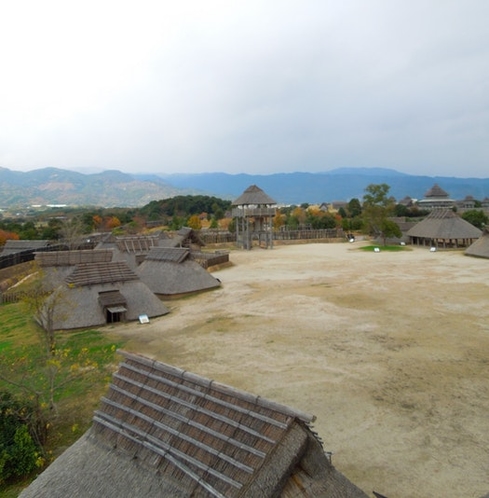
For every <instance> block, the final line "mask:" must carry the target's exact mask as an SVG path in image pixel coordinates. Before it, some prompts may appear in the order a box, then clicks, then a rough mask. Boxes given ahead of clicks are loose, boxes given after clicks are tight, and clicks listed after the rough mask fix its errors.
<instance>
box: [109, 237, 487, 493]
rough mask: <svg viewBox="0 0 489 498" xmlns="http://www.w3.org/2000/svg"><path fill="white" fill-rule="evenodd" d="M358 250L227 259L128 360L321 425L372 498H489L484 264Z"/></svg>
mask: <svg viewBox="0 0 489 498" xmlns="http://www.w3.org/2000/svg"><path fill="white" fill-rule="evenodd" d="M361 244H362V242H355V243H353V244H350V243H330V244H327V243H317V244H303V245H290V246H276V247H274V248H273V249H271V250H270V249H269V250H264V249H258V248H254V249H253V250H251V251H242V250H233V251H231V254H230V260H231V262H232V264H231V265H230V266H228V267H226V268H222V269H219V270H217V271H213V272H212V274H213V275H214V276H216V277H218V278H219V279H220V280H221V282H222V287H221V288H219V289H217V290H214V291H212V292H206V293H202V294H198V295H195V296H191V297H187V298H183V299H179V300H175V301H168V302H166V303H165V304H167V306H168V307H169V308H170V310H171V312H170V314H169V315H166V316H164V317H161V318H159V319H154V320H151V321H150V323H148V324H140V323H127V324H123V325H117V326H111V327H109V328H108V329H107V332H109V333H111V334H115V335H120V336H122V337H123V338H124V339H125V340H127V341H128V342H127V343H126V346H125V348H126V349H128V350H130V351H134V352H139V353H142V354H146V355H148V356H151V357H154V358H156V359H158V360H160V361H163V362H166V363H169V364H172V365H175V366H177V367H180V368H184V369H187V370H190V371H192V372H195V373H198V374H200V375H203V376H206V377H209V378H212V379H215V380H218V381H220V382H223V383H226V384H230V385H232V386H234V387H237V388H240V389H244V390H247V391H250V392H252V393H254V394H258V395H261V396H263V397H266V398H269V399H271V400H273V401H276V402H279V403H283V404H286V405H290V406H293V407H294V408H297V409H300V410H302V411H305V412H309V413H312V414H314V415H316V417H317V420H316V422H315V424H314V428H315V430H316V431H317V432H318V434H319V436H320V437H321V438H322V440H323V441H324V447H325V449H326V450H328V451H332V452H333V457H332V458H333V463H334V464H335V466H336V467H337V468H338V469H339V470H340V471H341V472H343V473H344V474H345V475H346V476H347V477H348V478H350V479H351V480H352V481H353V482H354V483H355V484H357V485H358V486H359V487H361V488H362V489H363V490H364V491H365V492H366V493H367V494H371V492H372V490H376V491H378V492H380V493H382V494H385V495H386V496H389V497H397V498H408V497H413V498H414V497H431V496H443V497H459V496H464V497H480V496H481V495H483V494H485V493H487V492H489V480H488V479H487V476H488V475H489V417H488V416H487V414H488V413H489V382H488V380H487V376H488V368H489V280H488V278H487V275H488V270H489V260H484V259H478V258H471V257H467V256H464V255H463V252H461V251H437V252H430V250H429V248H411V247H408V248H407V249H406V250H405V251H401V252H387V251H382V249H381V250H380V252H378V253H374V252H364V251H362V250H360V246H361Z"/></svg>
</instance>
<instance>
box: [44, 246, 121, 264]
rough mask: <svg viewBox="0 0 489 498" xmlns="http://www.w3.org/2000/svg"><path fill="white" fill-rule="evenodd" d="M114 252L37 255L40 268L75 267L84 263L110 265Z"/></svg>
mask: <svg viewBox="0 0 489 498" xmlns="http://www.w3.org/2000/svg"><path fill="white" fill-rule="evenodd" d="M112 255H113V252H112V251H110V250H108V249H103V250H98V249H93V250H75V251H49V252H38V253H36V262H37V263H38V264H39V265H40V266H74V265H78V264H82V263H108V262H110V261H112Z"/></svg>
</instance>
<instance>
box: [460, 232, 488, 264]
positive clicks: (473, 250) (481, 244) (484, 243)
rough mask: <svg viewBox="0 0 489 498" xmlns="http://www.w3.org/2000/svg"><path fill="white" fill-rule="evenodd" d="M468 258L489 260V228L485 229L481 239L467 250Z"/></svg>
mask: <svg viewBox="0 0 489 498" xmlns="http://www.w3.org/2000/svg"><path fill="white" fill-rule="evenodd" d="M465 254H466V255H467V256H475V257H476V258H488V259H489V228H487V227H486V228H485V229H484V232H483V234H482V236H481V237H479V238H478V239H477V240H476V241H475V242H473V243H472V244H471V245H470V246H469V247H467V249H466V250H465Z"/></svg>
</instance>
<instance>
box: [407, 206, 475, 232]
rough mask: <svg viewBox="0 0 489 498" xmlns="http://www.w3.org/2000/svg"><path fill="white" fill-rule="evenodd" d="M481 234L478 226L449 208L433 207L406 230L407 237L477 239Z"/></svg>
mask: <svg viewBox="0 0 489 498" xmlns="http://www.w3.org/2000/svg"><path fill="white" fill-rule="evenodd" d="M481 234H482V232H481V231H480V230H479V229H478V228H476V227H475V226H474V225H472V224H470V223H469V222H468V221H465V220H464V219H462V218H460V216H458V215H457V214H455V213H454V212H453V211H452V210H451V209H434V210H433V211H431V213H430V214H429V215H428V216H427V217H426V218H425V219H424V220H423V221H420V222H419V223H417V224H416V225H415V226H414V227H412V228H411V229H410V230H409V231H408V232H407V235H408V236H409V237H419V238H426V239H444V240H454V239H477V238H479V237H480V236H481Z"/></svg>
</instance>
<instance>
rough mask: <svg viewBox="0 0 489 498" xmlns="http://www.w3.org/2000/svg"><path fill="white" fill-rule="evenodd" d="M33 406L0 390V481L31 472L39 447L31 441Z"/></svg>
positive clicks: (33, 424)
mask: <svg viewBox="0 0 489 498" xmlns="http://www.w3.org/2000/svg"><path fill="white" fill-rule="evenodd" d="M35 414H36V409H35V406H34V405H33V404H32V403H30V402H28V401H26V402H22V401H20V400H18V399H16V398H14V397H13V396H12V394H10V393H9V392H8V391H3V392H1V393H0V483H4V482H6V481H8V480H9V479H12V478H15V477H21V476H24V475H27V474H29V473H30V472H32V471H33V470H34V469H35V468H36V466H37V464H38V462H40V461H41V460H42V459H41V458H40V454H41V448H40V447H39V446H38V445H37V444H36V443H35V442H34V439H33V437H32V436H33V433H34V431H35V430H36V427H35V426H36V424H37V420H36V419H37V418H36V416H35Z"/></svg>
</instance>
